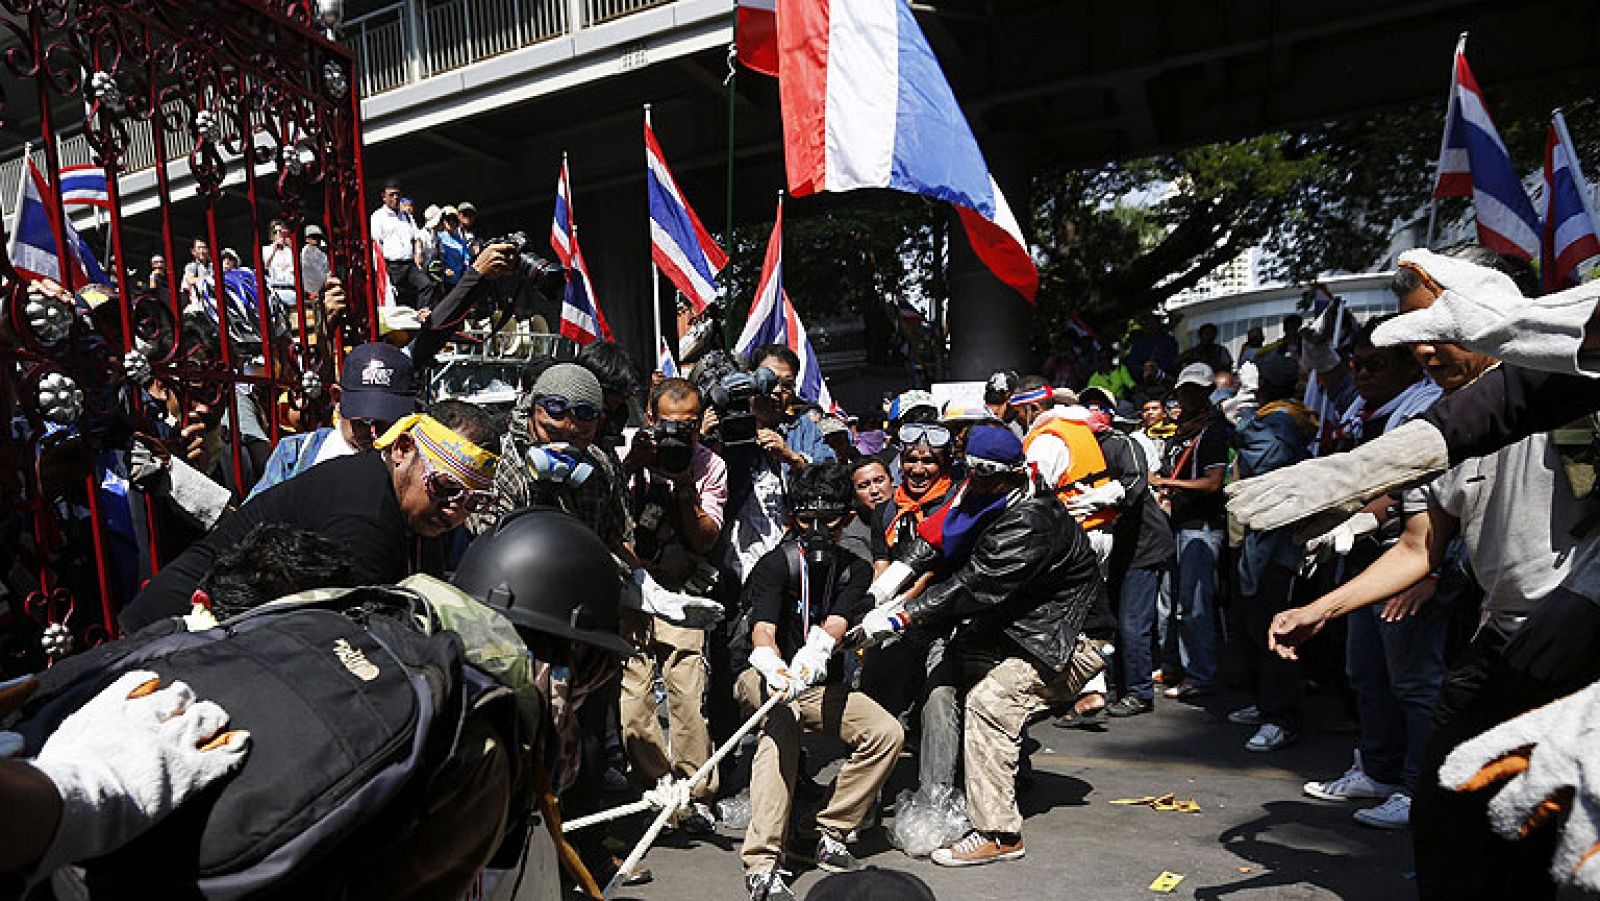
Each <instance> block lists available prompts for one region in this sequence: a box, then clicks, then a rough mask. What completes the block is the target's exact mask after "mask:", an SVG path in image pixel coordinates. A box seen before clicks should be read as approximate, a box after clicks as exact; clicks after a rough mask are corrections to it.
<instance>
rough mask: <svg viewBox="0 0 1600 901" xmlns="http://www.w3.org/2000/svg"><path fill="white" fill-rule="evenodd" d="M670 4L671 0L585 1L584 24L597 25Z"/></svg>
mask: <svg viewBox="0 0 1600 901" xmlns="http://www.w3.org/2000/svg"><path fill="white" fill-rule="evenodd" d="M668 2H671V0H583V24H584V25H586V26H587V25H596V24H598V23H600V22H606V21H610V20H611V19H616V18H620V17H622V16H626V15H628V14H629V13H636V12H638V11H639V10H641V9H649V8H650V7H652V6H660V5H662V4H663V3H668Z"/></svg>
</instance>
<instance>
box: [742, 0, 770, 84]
mask: <svg viewBox="0 0 1600 901" xmlns="http://www.w3.org/2000/svg"><path fill="white" fill-rule="evenodd" d="M777 7H778V4H777V0H739V14H738V18H737V19H736V20H735V22H734V44H735V46H736V47H737V50H736V51H735V53H736V54H737V56H738V59H739V64H740V65H742V66H744V67H745V68H746V69H750V70H752V71H755V72H760V73H761V74H762V75H770V76H772V77H773V78H777V77H778V12H777Z"/></svg>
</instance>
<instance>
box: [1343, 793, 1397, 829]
mask: <svg viewBox="0 0 1600 901" xmlns="http://www.w3.org/2000/svg"><path fill="white" fill-rule="evenodd" d="M1355 821H1356V822H1357V823H1360V824H1361V825H1363V826H1372V827H1375V828H1378V829H1407V828H1409V827H1410V826H1411V796H1410V795H1408V794H1405V793H1403V792H1394V793H1393V794H1391V795H1389V800H1387V801H1384V802H1383V803H1382V804H1379V805H1378V806H1377V807H1368V808H1367V809H1365V810H1358V811H1356V812H1355Z"/></svg>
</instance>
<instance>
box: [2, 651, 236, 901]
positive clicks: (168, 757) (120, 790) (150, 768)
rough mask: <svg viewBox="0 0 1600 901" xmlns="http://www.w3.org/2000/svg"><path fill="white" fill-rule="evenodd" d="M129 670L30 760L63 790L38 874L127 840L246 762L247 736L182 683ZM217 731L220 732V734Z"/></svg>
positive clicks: (41, 874)
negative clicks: (58, 821)
mask: <svg viewBox="0 0 1600 901" xmlns="http://www.w3.org/2000/svg"><path fill="white" fill-rule="evenodd" d="M157 679H158V677H157V676H156V674H155V673H153V672H150V671H148V670H135V671H133V672H128V673H124V674H123V675H122V676H121V678H119V679H117V681H115V682H113V683H111V684H110V685H109V686H107V687H106V688H105V689H104V690H102V691H101V692H100V693H99V694H98V695H95V696H94V698H92V699H90V701H89V703H87V704H85V705H83V707H81V708H79V710H78V711H77V712H76V713H74V714H73V715H71V716H69V717H67V718H66V720H64V721H63V722H62V723H61V726H60V727H59V728H57V729H56V731H55V734H53V735H51V736H50V739H49V740H48V741H46V742H45V744H44V748H43V749H41V750H40V751H39V756H38V757H36V758H35V759H34V760H33V761H32V763H33V765H34V766H35V767H37V768H38V769H39V770H41V771H43V772H44V774H45V775H46V776H48V777H49V778H50V781H51V782H53V783H55V786H56V790H57V791H59V792H60V793H61V824H60V825H59V826H57V827H56V835H55V838H54V839H53V840H52V841H51V843H50V848H49V850H47V851H46V852H45V853H44V856H43V857H42V858H41V859H40V862H39V865H38V866H37V867H36V868H35V872H36V873H37V874H38V875H40V876H43V875H46V874H48V873H50V872H52V871H54V870H56V869H58V868H60V867H62V866H65V865H67V864H69V863H72V862H74V861H79V860H86V859H88V858H91V857H98V856H100V855H102V854H106V853H108V852H110V851H114V850H116V849H117V848H120V847H122V846H123V845H125V844H127V843H128V842H129V841H131V840H132V839H134V838H135V837H137V836H138V835H139V834H140V833H142V832H144V831H145V830H147V829H149V828H150V827H151V826H154V825H155V824H156V823H158V822H160V821H161V820H162V818H164V817H166V816H167V815H168V814H170V813H172V812H173V811H174V810H176V809H177V808H178V806H179V805H180V804H182V803H183V802H184V800H185V799H187V798H188V797H189V796H191V795H193V794H194V793H195V792H198V791H199V790H201V789H203V788H205V787H206V786H208V785H210V784H211V783H213V782H215V781H217V780H218V779H221V778H222V777H223V776H226V775H227V774H229V773H231V772H233V771H234V770H236V769H238V768H239V766H240V765H241V764H243V763H244V758H245V753H246V749H247V748H248V746H249V741H250V733H248V732H243V731H233V732H226V733H224V732H223V728H224V727H225V726H227V724H228V714H227V713H226V712H225V711H223V709H222V708H221V707H219V706H217V705H216V704H215V703H212V702H211V701H196V700H195V697H194V692H193V691H191V690H190V689H189V686H188V685H185V684H184V683H182V682H174V683H172V684H171V685H168V686H167V687H165V688H160V689H155V685H156V680H157ZM219 733H221V734H219Z"/></svg>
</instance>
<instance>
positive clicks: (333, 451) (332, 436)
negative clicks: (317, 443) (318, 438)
mask: <svg viewBox="0 0 1600 901" xmlns="http://www.w3.org/2000/svg"><path fill="white" fill-rule="evenodd" d="M355 452H356V449H355V448H354V447H351V446H350V443H349V442H347V441H345V440H344V430H343V429H341V428H339V426H338V425H337V424H335V425H334V426H333V431H331V432H329V433H328V437H326V438H324V439H322V446H321V447H319V448H317V458H316V459H315V460H312V461H311V465H312V466H320V465H322V464H323V463H326V462H328V461H329V460H333V459H336V458H338V457H348V456H350V455H351V454H353V453H355Z"/></svg>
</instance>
